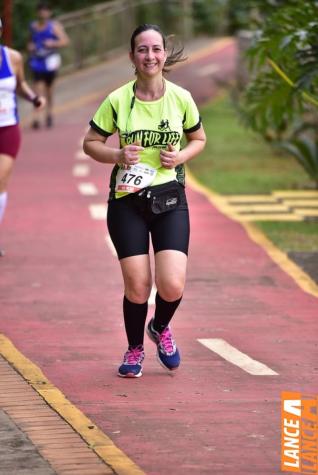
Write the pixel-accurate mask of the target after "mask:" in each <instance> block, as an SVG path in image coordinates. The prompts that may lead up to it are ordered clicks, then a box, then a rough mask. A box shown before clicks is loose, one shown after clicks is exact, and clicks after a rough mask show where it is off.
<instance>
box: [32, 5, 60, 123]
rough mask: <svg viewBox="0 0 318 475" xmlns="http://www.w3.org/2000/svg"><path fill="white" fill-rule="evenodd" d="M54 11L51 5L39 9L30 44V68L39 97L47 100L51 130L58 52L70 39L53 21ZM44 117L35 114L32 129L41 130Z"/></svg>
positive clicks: (47, 117)
mask: <svg viewBox="0 0 318 475" xmlns="http://www.w3.org/2000/svg"><path fill="white" fill-rule="evenodd" d="M51 17H52V10H51V8H50V6H49V4H48V3H47V2H40V3H39V4H38V6H37V19H36V20H35V21H33V22H32V23H31V25H30V41H29V43H28V51H29V53H30V57H29V67H30V69H31V71H32V75H33V80H34V89H35V91H36V93H37V94H38V95H43V96H44V97H45V98H46V118H45V123H46V126H47V127H52V125H53V115H52V109H53V91H54V81H55V79H56V76H57V73H58V70H59V68H60V66H61V56H60V53H59V52H58V50H59V49H60V48H63V47H64V46H67V45H68V43H69V38H68V36H67V34H66V33H65V31H64V28H63V26H62V25H61V24H60V23H59V22H58V21H56V20H52V19H51ZM40 125H41V124H40V117H39V114H38V113H36V112H35V113H34V116H33V120H32V128H33V129H38V128H39V127H40Z"/></svg>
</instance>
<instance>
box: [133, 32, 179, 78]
mask: <svg viewBox="0 0 318 475" xmlns="http://www.w3.org/2000/svg"><path fill="white" fill-rule="evenodd" d="M148 30H154V31H156V32H157V33H159V34H160V35H161V38H162V43H163V47H164V49H167V50H168V51H169V52H168V56H167V59H166V62H165V66H164V68H163V71H164V72H168V71H169V69H167V67H169V66H173V65H174V64H176V63H180V62H182V61H186V60H187V59H188V58H187V57H186V56H184V55H183V51H184V46H183V45H182V44H179V45H175V44H174V43H175V36H174V35H169V36H167V37H166V36H165V35H164V34H163V32H162V30H161V29H160V28H159V26H158V25H152V24H150V23H143V24H142V25H139V26H138V27H137V28H136V29H135V30H134V31H133V34H132V35H131V38H130V48H131V52H132V53H133V52H134V50H135V39H136V37H137V36H138V35H140V33H143V32H144V31H148Z"/></svg>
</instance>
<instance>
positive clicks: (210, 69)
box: [197, 63, 220, 76]
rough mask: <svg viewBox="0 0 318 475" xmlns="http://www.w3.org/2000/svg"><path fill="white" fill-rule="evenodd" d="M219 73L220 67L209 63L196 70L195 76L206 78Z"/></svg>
mask: <svg viewBox="0 0 318 475" xmlns="http://www.w3.org/2000/svg"><path fill="white" fill-rule="evenodd" d="M219 71H220V65H219V64H216V63H210V64H207V65H206V66H202V68H200V69H198V70H197V76H208V75H209V74H214V73H217V72H219Z"/></svg>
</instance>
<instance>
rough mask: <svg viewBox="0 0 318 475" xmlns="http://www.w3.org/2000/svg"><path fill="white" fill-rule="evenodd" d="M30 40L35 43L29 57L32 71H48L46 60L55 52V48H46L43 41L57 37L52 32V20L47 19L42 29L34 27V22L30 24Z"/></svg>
mask: <svg viewBox="0 0 318 475" xmlns="http://www.w3.org/2000/svg"><path fill="white" fill-rule="evenodd" d="M30 32H31V41H32V42H33V43H34V44H35V51H34V52H32V53H31V56H30V58H29V66H30V68H31V69H32V70H33V71H36V72H39V73H45V72H48V71H49V69H48V68H47V63H46V60H47V58H48V57H49V56H50V55H52V54H53V53H55V52H56V48H47V47H46V46H45V45H44V43H45V41H46V40H57V39H58V37H57V36H56V35H55V33H54V29H53V21H48V22H47V24H46V27H45V28H44V30H38V29H37V28H36V22H33V23H31V25H30Z"/></svg>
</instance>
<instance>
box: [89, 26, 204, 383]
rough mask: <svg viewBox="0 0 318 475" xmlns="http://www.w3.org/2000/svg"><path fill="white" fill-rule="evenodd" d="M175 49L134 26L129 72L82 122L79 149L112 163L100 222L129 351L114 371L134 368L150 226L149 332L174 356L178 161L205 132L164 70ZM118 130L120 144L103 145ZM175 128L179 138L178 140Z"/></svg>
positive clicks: (176, 57)
mask: <svg viewBox="0 0 318 475" xmlns="http://www.w3.org/2000/svg"><path fill="white" fill-rule="evenodd" d="M184 59H185V58H184V57H183V48H181V49H179V50H176V49H172V51H170V53H168V51H167V46H166V38H165V37H164V35H163V33H162V32H161V30H160V28H159V27H158V26H156V25H147V24H145V25H141V26H140V27H138V28H137V29H136V30H135V31H134V33H133V35H132V38H131V51H130V60H131V62H132V64H133V67H134V69H135V73H136V76H137V79H136V80H133V81H130V82H129V83H127V84H125V85H124V86H122V87H121V88H119V89H117V90H115V91H113V92H112V93H111V94H109V96H108V97H106V99H105V100H104V102H103V103H102V104H101V105H100V107H99V109H98V110H97V112H96V113H95V115H94V117H93V119H92V120H91V122H90V126H91V128H90V129H89V131H88V132H87V134H86V137H85V139H84V150H85V152H86V153H87V154H88V155H90V156H91V157H92V158H94V159H95V160H97V161H98V162H102V163H111V164H113V165H114V168H113V171H112V174H111V181H110V195H109V203H108V214H107V223H108V229H109V233H110V236H111V239H112V241H113V243H114V246H115V248H116V250H117V254H118V258H119V260H120V265H121V270H122V274H123V280H124V287H125V290H124V299H123V313H124V322H125V329H126V334H127V339H128V350H127V351H126V353H125V355H124V359H123V362H122V364H121V365H120V367H119V370H118V375H119V376H121V377H139V376H141V374H142V362H143V359H144V346H143V341H144V330H145V323H146V317H147V309H148V298H149V295H150V291H151V287H152V275H151V269H150V259H149V235H151V238H152V244H153V248H154V253H155V283H156V287H157V294H156V309H155V314H154V317H153V318H151V320H150V322H149V324H148V326H147V333H148V336H149V337H150V339H151V340H152V341H153V342H154V343H155V344H156V346H157V358H158V360H159V362H160V364H161V365H162V366H164V367H165V368H166V369H168V370H175V369H177V368H178V366H179V364H180V354H179V351H178V348H177V345H176V343H175V341H174V338H173V336H172V332H171V328H170V325H169V324H170V321H171V319H172V317H173V315H174V313H175V311H176V310H177V308H178V306H179V304H180V302H181V299H182V295H183V290H184V285H185V278H186V267H187V254H188V244H189V231H190V228H189V213H188V205H187V199H186V195H185V190H184V186H185V176H184V163H185V162H187V161H188V160H190V159H192V158H194V157H195V156H196V155H198V154H199V153H200V152H201V151H202V150H203V148H204V146H205V141H206V138H205V133H204V130H203V127H202V124H201V119H200V115H199V112H198V109H197V107H196V105H195V103H194V101H193V99H192V96H191V94H190V93H189V92H188V91H187V90H185V89H183V88H181V87H179V86H177V85H175V84H173V83H172V82H170V81H167V80H166V79H165V78H164V76H163V72H165V71H166V70H167V67H168V66H171V65H173V64H175V63H176V62H179V61H183V60H184ZM115 132H118V134H119V137H120V148H118V149H117V148H112V147H109V146H108V145H106V142H107V138H108V137H109V136H110V135H112V134H113V133H115ZM183 134H184V135H185V138H186V144H185V145H184V147H183V148H182V149H181V139H182V136H183Z"/></svg>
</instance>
